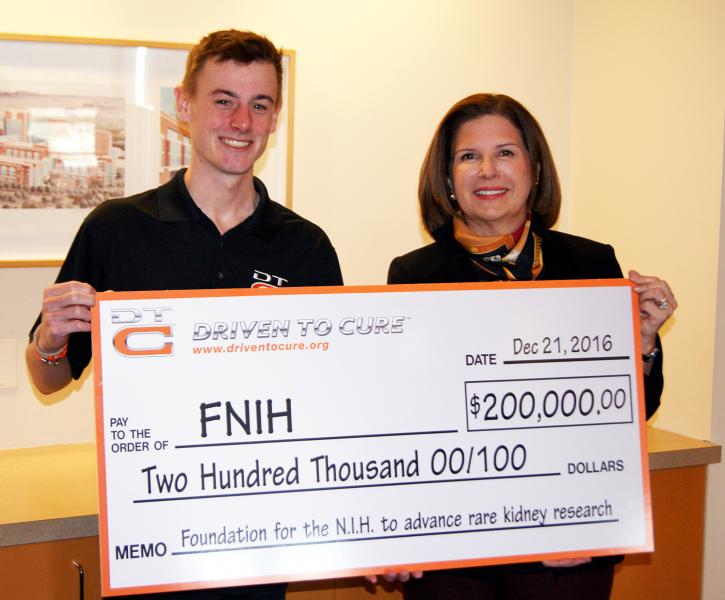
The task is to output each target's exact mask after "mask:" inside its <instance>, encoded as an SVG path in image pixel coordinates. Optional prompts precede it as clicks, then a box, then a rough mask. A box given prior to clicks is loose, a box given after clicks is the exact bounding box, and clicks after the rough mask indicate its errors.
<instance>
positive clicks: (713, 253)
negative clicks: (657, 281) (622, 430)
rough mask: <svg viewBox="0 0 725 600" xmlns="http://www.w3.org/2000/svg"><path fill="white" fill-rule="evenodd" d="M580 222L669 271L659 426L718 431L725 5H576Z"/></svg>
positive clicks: (575, 208) (647, 266)
mask: <svg viewBox="0 0 725 600" xmlns="http://www.w3.org/2000/svg"><path fill="white" fill-rule="evenodd" d="M575 23H576V26H575V32H576V34H575V45H574V57H575V58H574V76H573V81H574V86H573V87H574V96H573V106H574V112H573V118H574V120H573V127H572V129H573V132H574V135H573V153H574V156H576V159H575V161H574V168H573V171H572V177H573V179H572V182H573V185H572V189H573V195H572V200H571V203H570V205H571V210H570V225H571V229H572V230H573V231H576V232H577V233H579V234H582V235H585V236H587V237H592V238H594V239H600V240H606V241H608V242H609V243H611V244H613V245H614V247H615V248H616V249H617V254H618V257H619V261H620V263H621V264H622V268H623V269H625V270H626V269H628V268H636V269H638V270H640V271H641V272H642V273H647V274H656V275H659V276H661V277H663V278H665V279H667V280H668V281H669V282H670V284H671V285H672V288H673V289H674V291H675V294H676V296H677V299H678V302H679V304H680V308H679V309H678V311H677V314H676V317H675V318H674V319H673V321H672V323H671V325H670V327H668V328H667V330H666V335H665V346H666V357H665V358H666V362H665V366H666V378H667V384H666V391H665V395H664V397H663V406H662V409H661V410H660V412H659V414H658V416H657V418H656V420H655V424H656V425H657V426H658V427H661V428H663V429H669V430H672V431H677V432H680V433H684V434H688V435H692V436H694V437H698V438H707V437H708V436H709V433H710V406H711V403H710V395H711V386H712V360H713V359H712V357H713V343H714V318H715V299H716V283H717V272H718V260H717V256H718V255H717V252H718V236H719V227H720V185H721V179H720V177H721V170H722V152H723V110H724V109H725V3H723V2H722V1H721V0H698V1H694V2H680V1H672V0H665V1H662V2H656V3H653V2H649V1H647V0H610V1H608V2H590V1H581V2H577V3H576V21H575Z"/></svg>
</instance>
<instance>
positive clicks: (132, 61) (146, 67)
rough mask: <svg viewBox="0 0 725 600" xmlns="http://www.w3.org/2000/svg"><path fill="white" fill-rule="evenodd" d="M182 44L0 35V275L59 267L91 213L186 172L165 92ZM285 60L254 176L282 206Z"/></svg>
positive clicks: (290, 121)
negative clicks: (7, 270)
mask: <svg viewBox="0 0 725 600" xmlns="http://www.w3.org/2000/svg"><path fill="white" fill-rule="evenodd" d="M191 47H192V45H191V44H181V43H179V44H177V43H169V42H153V41H140V40H120V39H100V38H98V39H97V38H78V37H58V36H42V35H18V34H11V33H0V57H2V59H0V61H1V64H0V268H2V267H47V266H56V265H60V264H61V262H62V259H63V257H64V256H65V254H66V252H67V250H68V247H69V246H70V244H71V242H72V239H73V236H74V235H75V233H76V230H77V229H78V226H79V225H80V223H81V222H82V220H83V219H84V218H85V216H86V215H87V214H88V213H89V212H90V210H92V208H93V207H94V206H96V205H97V204H99V203H101V202H103V201H105V200H107V199H109V198H113V197H122V196H128V195H131V194H135V193H139V192H142V191H144V190H146V189H150V188H153V187H156V186H158V185H159V184H160V183H163V182H164V181H167V180H168V179H169V178H170V177H171V176H173V174H174V173H175V172H176V171H177V170H178V169H179V168H182V167H184V166H186V165H188V157H189V150H190V139H189V133H188V129H186V128H185V124H184V123H182V122H181V121H179V120H178V119H176V114H175V106H174V102H173V88H174V87H175V86H176V85H178V84H179V83H180V82H181V79H182V78H183V74H184V67H185V63H186V57H187V54H188V51H189V49H190V48H191ZM294 63H295V53H294V51H292V50H284V51H283V56H282V65H283V81H282V109H281V112H280V115H279V118H278V121H277V129H276V131H275V133H274V134H272V135H271V136H270V138H269V142H268V144H267V150H266V151H265V153H264V155H263V156H262V157H261V158H260V159H259V160H258V161H257V163H256V164H255V175H257V176H258V177H260V179H262V180H263V181H264V183H265V185H266V186H267V188H268V190H269V193H270V197H271V198H272V199H273V200H276V201H277V202H279V203H280V204H284V205H286V206H288V207H290V206H291V203H292V172H293V164H292V163H293V160H292V159H293V155H292V151H293V144H292V142H293V125H294V95H293V92H294Z"/></svg>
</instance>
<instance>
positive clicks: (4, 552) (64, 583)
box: [0, 537, 101, 600]
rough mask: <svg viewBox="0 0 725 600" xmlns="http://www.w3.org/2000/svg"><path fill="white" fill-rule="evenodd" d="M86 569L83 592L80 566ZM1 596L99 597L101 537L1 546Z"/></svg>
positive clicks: (26, 599)
mask: <svg viewBox="0 0 725 600" xmlns="http://www.w3.org/2000/svg"><path fill="white" fill-rule="evenodd" d="M74 562H75V563H77V564H78V565H80V566H81V567H82V568H83V573H84V580H85V581H84V586H83V587H84V595H83V596H81V593H80V576H79V575H80V573H79V568H78V567H77V566H76V565H74V564H73V563H74ZM0 597H2V598H7V599H8V600H48V599H50V598H52V600H79V599H80V598H81V597H83V599H84V600H99V598H100V597H101V579H100V563H99V554H98V537H87V538H78V539H74V540H62V541H59V542H44V543H40V544H23V545H22V546H7V547H4V548H0Z"/></svg>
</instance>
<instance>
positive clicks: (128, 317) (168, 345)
mask: <svg viewBox="0 0 725 600" xmlns="http://www.w3.org/2000/svg"><path fill="white" fill-rule="evenodd" d="M167 310H171V308H170V307H152V308H112V309H111V323H114V324H124V325H128V326H127V327H122V328H121V329H119V330H118V331H117V332H116V333H115V334H114V336H113V347H114V348H115V349H116V351H117V352H118V353H119V354H122V355H124V356H166V355H170V354H172V352H173V349H174V342H173V341H172V340H173V328H172V326H171V325H168V324H164V311H167Z"/></svg>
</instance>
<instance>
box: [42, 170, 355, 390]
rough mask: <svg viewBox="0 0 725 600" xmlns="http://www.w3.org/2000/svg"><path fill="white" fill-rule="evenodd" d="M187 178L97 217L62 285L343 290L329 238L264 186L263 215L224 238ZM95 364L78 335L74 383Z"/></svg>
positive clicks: (106, 207) (81, 233)
mask: <svg viewBox="0 0 725 600" xmlns="http://www.w3.org/2000/svg"><path fill="white" fill-rule="evenodd" d="M183 175H184V171H181V172H179V173H178V174H177V175H176V176H175V177H174V179H172V180H171V181H170V182H168V183H166V184H164V185H162V186H161V187H158V188H156V189H154V190H149V191H146V192H143V193H141V194H137V195H135V196H131V197H129V198H120V199H116V200H108V201H106V202H104V203H103V204H101V205H100V206H98V207H97V208H96V209H94V210H93V211H92V212H91V213H90V214H89V215H88V217H87V218H86V219H85V221H84V222H83V224H82V225H81V227H80V229H79V230H78V233H77V234H76V237H75V239H74V241H73V244H72V245H71V248H70V250H69V252H68V256H67V257H66V259H65V261H64V263H63V266H62V267H61V269H60V273H59V274H58V278H57V280H56V281H57V282H63V281H70V280H76V281H83V282H85V283H88V284H90V285H92V286H93V287H94V288H95V289H96V290H97V291H99V292H101V291H106V290H114V291H117V292H120V291H141V290H184V289H215V288H245V287H251V286H253V285H255V284H257V285H266V286H273V287H290V286H310V285H312V286H317V285H341V284H342V275H341V273H340V265H339V262H338V259H337V254H336V253H335V249H334V248H333V247H332V244H331V243H330V240H329V239H328V237H327V235H325V233H324V232H323V231H322V229H320V228H319V227H318V226H317V225H314V224H313V223H310V222H309V221H307V220H305V219H303V218H302V217H300V216H299V215H297V214H296V213H294V212H293V211H291V210H289V209H288V208H285V207H284V206H281V205H280V204H277V203H276V202H274V201H272V200H270V198H269V194H268V193H267V189H266V188H265V186H264V184H263V183H262V182H261V181H260V180H259V179H256V178H255V179H254V188H255V190H256V191H257V193H258V194H259V198H260V201H259V204H258V206H257V209H256V210H255V211H254V213H253V214H252V215H251V216H250V217H249V218H248V219H246V220H245V221H244V222H242V223H240V224H239V225H237V226H236V227H234V228H233V229H230V230H229V231H227V232H226V233H225V234H224V235H221V234H220V233H219V230H218V229H217V228H216V226H215V225H214V223H212V221H211V220H210V219H209V218H208V217H207V216H206V215H205V214H204V213H203V212H202V211H201V210H200V209H199V207H198V206H197V205H196V204H195V203H194V201H193V199H192V198H191V195H190V194H189V192H188V190H187V189H186V185H185V184H184V179H183ZM36 326H37V323H36ZM31 334H32V332H31ZM90 358H91V341H90V335H88V334H84V333H78V334H73V335H72V336H71V339H70V341H69V347H68V360H69V361H70V366H71V372H72V374H73V377H74V378H76V379H77V378H78V377H80V375H81V373H82V372H83V370H84V369H85V367H86V365H87V364H88V362H89V361H90Z"/></svg>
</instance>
